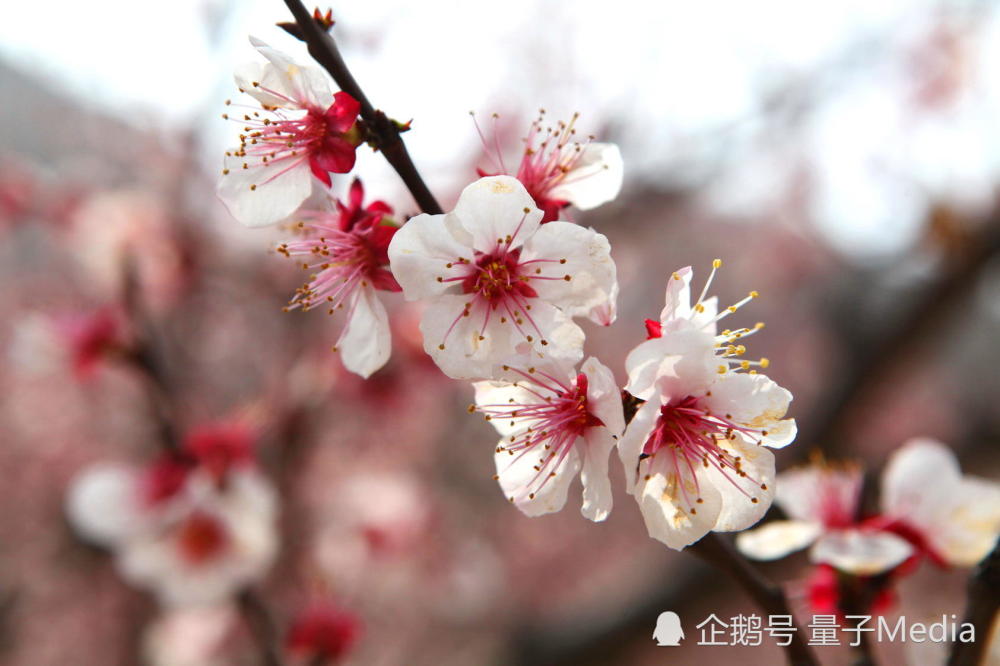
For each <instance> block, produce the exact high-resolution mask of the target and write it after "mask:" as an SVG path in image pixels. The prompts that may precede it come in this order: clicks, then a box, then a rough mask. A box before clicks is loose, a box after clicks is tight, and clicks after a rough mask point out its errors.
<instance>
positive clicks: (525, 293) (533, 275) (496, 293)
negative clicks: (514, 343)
mask: <svg viewBox="0 0 1000 666" xmlns="http://www.w3.org/2000/svg"><path fill="white" fill-rule="evenodd" d="M526 214H527V211H526ZM519 230H520V225H519V226H518V227H517V230H515V232H514V234H513V235H512V236H507V238H505V239H497V243H496V246H495V247H494V248H493V249H492V250H491V251H489V252H480V251H478V250H477V251H475V252H474V255H473V257H474V259H473V260H469V259H466V258H464V257H456V258H455V260H454V261H450V262H448V263H447V264H446V265H445V268H446V269H448V270H449V271H452V272H457V273H458V274H457V275H451V276H449V277H445V276H439V277H438V278H437V281H438V282H443V283H449V282H453V283H458V284H459V285H460V286H461V288H462V293H463V294H469V295H470V296H471V298H470V300H468V301H467V302H466V303H465V307H464V308H463V310H462V312H461V313H460V314H459V315H458V316H457V317H456V318H455V321H453V322H452V324H451V326H450V327H449V328H448V331H447V332H446V333H445V336H444V340H442V341H441V344H440V345H438V348H439V349H444V348H445V342H446V341H447V339H448V336H449V335H450V334H451V332H452V330H454V328H455V326H456V325H457V324H458V322H459V321H461V320H462V318H463V317H471V316H473V314H475V315H476V316H478V317H481V318H482V324H481V325H480V327H479V339H480V340H485V339H486V333H487V328H488V327H489V325H490V323H491V322H494V321H495V323H496V324H499V325H512V326H514V328H515V329H516V330H517V332H518V333H519V334H520V335H521V336H522V337H524V338H525V339H526V340H527V341H528V342H533V341H534V339H535V335H538V337H539V338H542V331H541V329H540V328H539V326H538V324H537V323H535V320H534V319H533V318H532V316H531V307H532V306H531V303H532V301H533V300H534V299H536V298H538V292H537V291H535V289H534V287H532V286H531V282H532V281H536V280H566V281H567V282H568V281H570V280H572V276H570V275H568V274H558V275H552V274H549V275H545V274H543V266H545V265H546V264H549V265H556V266H559V265H563V264H565V263H566V259H555V258H553V259H531V260H528V261H522V260H521V248H512V247H511V244H512V243H513V239H514V237H516V236H517V233H518V231H519ZM540 341H541V344H543V345H547V344H548V341H547V340H545V339H541V340H540Z"/></svg>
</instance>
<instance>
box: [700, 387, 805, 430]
mask: <svg viewBox="0 0 1000 666" xmlns="http://www.w3.org/2000/svg"><path fill="white" fill-rule="evenodd" d="M791 400H792V394H791V393H789V392H788V391H787V390H785V389H783V388H781V387H780V386H778V385H777V384H776V383H775V382H773V381H771V380H770V379H769V378H768V377H767V376H766V375H760V374H757V375H751V374H748V373H745V372H728V373H726V374H724V375H717V378H716V380H715V381H714V382H713V383H712V388H711V395H708V396H706V397H705V398H704V399H703V402H704V404H705V405H706V406H708V408H709V409H710V410H711V411H712V413H713V414H718V415H720V416H722V415H725V416H726V418H728V419H730V420H732V421H735V422H736V423H738V424H740V425H746V426H750V427H752V428H762V429H764V430H766V431H770V428H771V427H772V426H774V425H776V424H777V423H778V422H779V421H780V420H781V419H783V418H784V417H785V413H786V412H787V411H788V403H789V402H791ZM786 427H787V426H786ZM784 434H786V435H787V431H786V432H785V433H784Z"/></svg>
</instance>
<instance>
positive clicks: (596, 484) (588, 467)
mask: <svg viewBox="0 0 1000 666" xmlns="http://www.w3.org/2000/svg"><path fill="white" fill-rule="evenodd" d="M576 446H577V447H579V449H580V459H581V463H582V469H581V470H580V481H581V482H582V483H583V506H582V507H581V510H580V511H581V513H583V515H584V517H586V518H589V519H590V520H593V521H594V522H600V521H602V520H604V519H605V518H607V517H608V514H609V513H611V506H612V494H611V480H610V479H609V478H608V456H609V455H611V449H613V448H615V439H614V437H612V436H611V432H610V431H609V430H608V429H607V428H605V427H603V426H595V427H592V428H588V429H587V430H586V431H585V432H584V435H583V441H580V440H577V443H576Z"/></svg>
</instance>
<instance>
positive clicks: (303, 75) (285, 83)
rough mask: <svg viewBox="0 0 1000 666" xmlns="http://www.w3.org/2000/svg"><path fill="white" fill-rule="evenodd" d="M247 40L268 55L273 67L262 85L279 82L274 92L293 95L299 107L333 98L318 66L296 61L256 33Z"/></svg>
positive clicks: (325, 104)
mask: <svg viewBox="0 0 1000 666" xmlns="http://www.w3.org/2000/svg"><path fill="white" fill-rule="evenodd" d="M250 43H251V44H253V46H254V47H255V48H256V49H257V51H259V52H260V54H261V55H262V56H264V57H265V58H267V59H268V61H269V63H270V65H271V67H272V68H273V74H272V75H271V76H267V80H266V81H264V82H261V85H262V86H264V87H268V88H270V87H271V83H272V81H273V83H274V85H276V86H279V88H278V89H277V90H276V92H280V93H281V94H283V95H287V96H288V97H291V98H292V99H295V100H296V101H298V102H299V105H300V106H302V107H305V106H318V107H320V108H322V109H326V108H327V107H328V106H329V105H330V103H331V102H332V101H333V95H332V94H331V93H330V84H329V83H328V82H327V79H326V75H325V74H323V72H322V71H321V70H319V69H318V68H316V67H312V66H310V65H299V64H298V63H296V62H295V61H294V60H292V59H291V58H290V57H289V56H287V55H285V54H284V53H282V52H281V51H279V50H277V49H274V48H271V47H270V46H268V45H267V44H265V43H264V42H263V41H261V40H259V39H257V38H256V37H251V38H250ZM241 87H242V86H241ZM244 90H246V88H244Z"/></svg>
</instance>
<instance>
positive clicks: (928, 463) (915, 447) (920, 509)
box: [881, 439, 962, 525]
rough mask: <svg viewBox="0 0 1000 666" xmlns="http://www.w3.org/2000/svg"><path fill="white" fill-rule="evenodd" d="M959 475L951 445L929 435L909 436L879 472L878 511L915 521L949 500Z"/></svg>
mask: <svg viewBox="0 0 1000 666" xmlns="http://www.w3.org/2000/svg"><path fill="white" fill-rule="evenodd" d="M961 479H962V472H961V469H960V468H959V466H958V460H957V459H956V458H955V454H954V453H952V451H951V449H949V448H948V447H947V446H945V445H944V444H941V443H940V442H936V441H934V440H930V439H913V440H910V441H909V442H907V443H906V444H904V445H903V446H902V447H900V448H899V449H898V450H897V451H896V452H895V453H893V455H892V457H891V458H890V459H889V462H888V463H887V464H886V467H885V471H884V472H883V473H882V495H881V501H882V511H883V512H884V513H885V514H887V515H889V516H892V517H894V518H901V519H905V520H907V521H910V522H914V523H915V524H917V525H919V524H921V522H922V520H923V519H924V518H925V517H927V518H931V519H933V516H934V514H935V513H936V511H937V508H938V507H939V505H941V504H942V503H944V504H947V503H948V502H949V499H948V498H949V497H950V496H951V495H952V493H953V491H954V490H955V489H956V488H958V485H959V483H960V481H961Z"/></svg>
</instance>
